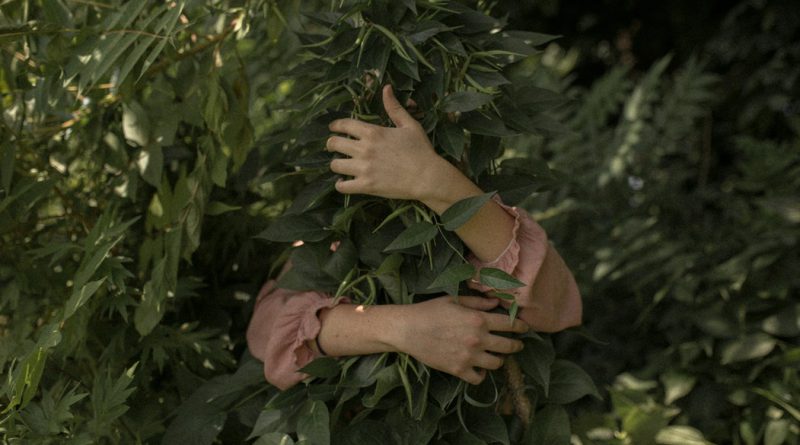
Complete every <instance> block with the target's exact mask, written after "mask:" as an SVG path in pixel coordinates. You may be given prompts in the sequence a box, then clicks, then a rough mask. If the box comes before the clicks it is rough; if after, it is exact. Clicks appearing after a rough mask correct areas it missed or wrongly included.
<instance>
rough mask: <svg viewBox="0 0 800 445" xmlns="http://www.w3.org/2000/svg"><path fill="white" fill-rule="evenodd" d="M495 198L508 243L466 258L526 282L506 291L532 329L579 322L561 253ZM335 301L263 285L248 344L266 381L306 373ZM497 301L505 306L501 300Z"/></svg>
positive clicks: (523, 215)
mask: <svg viewBox="0 0 800 445" xmlns="http://www.w3.org/2000/svg"><path fill="white" fill-rule="evenodd" d="M497 201H498V204H500V205H501V206H502V207H503V209H505V211H506V212H508V213H509V215H511V216H512V217H513V218H514V229H513V236H512V239H511V242H510V243H509V244H508V247H506V249H505V251H504V252H503V253H502V254H501V255H500V256H499V257H498V258H497V259H495V260H494V261H491V262H488V263H485V262H482V261H480V260H479V259H477V258H476V257H475V256H474V255H470V256H469V257H468V259H469V261H470V262H471V263H472V264H474V265H475V266H476V268H478V269H480V268H482V267H494V268H497V269H501V270H503V271H505V272H506V273H509V274H511V275H514V276H515V277H516V278H517V279H519V280H520V281H522V282H523V283H529V284H526V285H525V286H524V287H520V288H517V289H512V290H511V293H513V294H514V295H515V297H516V301H517V303H518V305H519V308H520V309H519V313H518V316H519V318H521V319H522V320H524V321H525V322H526V323H528V324H529V325H530V326H531V328H532V329H533V330H534V331H539V332H556V331H560V330H563V329H566V328H568V327H571V326H577V325H579V324H580V323H581V317H582V303H581V297H580V294H579V292H578V286H577V285H576V284H575V279H574V278H573V276H572V273H571V272H570V271H569V269H568V268H567V266H566V265H565V264H564V261H563V260H562V259H561V256H559V254H558V252H556V250H555V249H554V248H553V247H552V246H551V245H550V244H549V243H548V242H547V234H546V233H545V231H544V229H542V227H541V226H540V225H539V224H537V223H536V221H534V220H533V218H531V217H530V215H528V213H527V212H520V211H519V210H517V208H516V207H510V206H506V205H504V204H502V203H500V202H499V200H497ZM469 287H470V288H472V289H475V290H478V291H481V292H485V291H488V290H490V289H489V288H488V287H486V286H484V285H481V284H480V283H478V282H471V283H469ZM338 302H345V303H348V302H349V300H348V299H346V298H344V299H340V300H339V301H338ZM338 302H335V301H334V299H333V298H332V296H331V295H328V294H325V293H322V292H314V291H303V292H301V291H291V290H286V289H282V288H278V287H276V286H275V280H269V281H268V282H267V283H265V284H264V286H263V287H262V288H261V291H260V292H259V294H258V299H257V301H256V305H255V308H254V309H253V317H252V319H251V320H250V326H249V327H248V328H247V345H248V348H249V349H250V352H251V353H252V354H253V356H254V357H256V358H258V359H260V360H262V361H263V362H264V376H265V377H266V379H267V381H269V382H270V383H272V384H273V385H275V386H277V387H278V388H280V389H287V388H289V387H291V386H293V385H295V384H296V383H298V382H300V381H301V380H303V379H305V378H307V377H308V376H307V375H306V374H304V373H302V372H299V371H298V369H300V368H302V367H303V366H305V365H306V364H308V363H309V362H311V361H312V360H313V359H314V358H316V357H317V355H318V354H317V353H316V352H315V351H314V350H313V349H311V348H309V347H308V344H307V342H308V341H309V340H314V339H315V338H316V337H317V334H319V331H320V321H319V318H318V317H317V313H318V312H319V311H320V310H321V309H323V308H330V307H333V306H335V305H336V304H337V303H338ZM501 304H503V305H504V306H505V307H508V306H509V305H510V303H508V302H507V301H502V300H501Z"/></svg>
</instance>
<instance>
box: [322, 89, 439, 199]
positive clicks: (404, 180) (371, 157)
mask: <svg viewBox="0 0 800 445" xmlns="http://www.w3.org/2000/svg"><path fill="white" fill-rule="evenodd" d="M383 105H384V108H385V109H386V113H387V114H388V115H389V118H391V120H392V122H394V125H395V127H393V128H392V127H382V126H379V125H373V124H368V123H366V122H362V121H359V120H356V119H338V120H335V121H333V122H331V123H330V126H329V128H330V130H331V131H333V132H335V133H340V134H343V135H346V136H349V137H350V138H347V137H343V136H331V137H330V138H328V141H327V144H326V149H328V150H330V151H335V152H338V153H342V154H344V155H347V156H349V158H341V159H334V160H333V161H332V162H331V170H332V171H334V172H335V173H339V174H342V175H346V176H351V177H352V179H347V180H340V181H338V182H337V183H336V190H338V191H339V192H340V193H347V194H351V193H359V194H367V195H375V196H381V197H384V198H394V199H416V200H420V201H424V200H425V199H427V198H429V197H430V196H431V195H432V194H433V193H434V192H435V190H436V188H437V180H441V179H442V177H443V176H446V175H447V173H449V170H451V169H452V166H451V165H450V164H449V163H448V162H447V161H445V160H444V159H443V158H441V157H440V156H439V155H438V154H436V152H435V151H434V149H433V146H432V145H431V142H430V140H429V139H428V136H427V135H426V134H425V130H424V129H423V128H422V125H420V123H419V122H417V120H416V119H414V117H412V116H411V115H410V114H409V113H408V112H407V111H406V110H405V108H403V106H402V105H400V102H398V100H397V98H396V97H395V96H394V93H393V92H392V87H391V86H390V85H386V86H385V87H384V89H383Z"/></svg>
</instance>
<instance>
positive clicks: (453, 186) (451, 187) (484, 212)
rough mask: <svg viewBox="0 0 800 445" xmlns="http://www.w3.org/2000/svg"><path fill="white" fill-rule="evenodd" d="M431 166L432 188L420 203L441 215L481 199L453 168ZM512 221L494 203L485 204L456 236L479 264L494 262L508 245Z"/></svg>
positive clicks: (467, 180)
mask: <svg viewBox="0 0 800 445" xmlns="http://www.w3.org/2000/svg"><path fill="white" fill-rule="evenodd" d="M441 161H442V162H441V163H440V164H438V165H435V166H431V168H430V171H431V173H430V175H431V177H432V180H431V181H432V184H435V186H432V187H430V193H428V194H426V195H424V196H423V198H422V199H421V201H422V203H423V204H425V205H426V206H428V207H429V208H430V209H431V210H433V211H434V212H436V213H437V214H439V215H441V214H442V213H444V211H445V210H447V209H448V208H449V207H450V206H451V205H453V204H455V203H456V202H458V201H460V200H462V199H464V198H469V197H471V196H476V195H480V194H481V193H483V191H482V190H481V189H480V188H479V187H478V186H477V185H475V183H473V182H472V181H470V180H469V178H467V177H466V176H464V175H463V174H462V173H461V172H460V171H459V170H458V169H457V168H456V167H454V166H453V165H451V164H450V163H448V162H447V161H445V160H444V159H442V160H441ZM513 229H514V219H513V218H512V217H511V215H509V214H508V213H507V212H506V211H505V210H503V209H502V207H500V206H499V205H498V204H497V203H496V202H494V201H489V202H487V203H486V204H485V205H484V206H483V207H482V208H481V209H480V210H479V211H478V212H477V213H476V214H475V215H473V217H472V218H470V219H469V221H467V222H466V223H465V224H464V225H462V226H461V227H459V228H458V229H456V234H457V235H458V236H459V237H460V238H461V239H462V240H463V241H464V244H466V245H467V247H468V248H469V249H470V251H472V253H473V254H475V256H477V257H478V259H480V260H481V261H484V262H489V261H493V260H494V259H496V258H497V257H499V256H500V254H502V253H503V251H504V250H505V248H506V247H507V246H508V244H509V243H510V242H511V237H512V236H513V234H512V232H513Z"/></svg>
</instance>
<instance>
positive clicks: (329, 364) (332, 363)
mask: <svg viewBox="0 0 800 445" xmlns="http://www.w3.org/2000/svg"><path fill="white" fill-rule="evenodd" d="M300 371H302V372H304V373H306V374H308V375H311V376H313V377H320V378H330V377H334V376H336V375H338V374H339V371H341V367H340V366H339V362H337V361H336V359H335V358H333V357H319V358H317V359H315V360H314V361H312V362H311V363H309V364H307V365H306V366H304V367H302V368H301V369H300Z"/></svg>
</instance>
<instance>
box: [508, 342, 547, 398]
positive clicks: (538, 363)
mask: <svg viewBox="0 0 800 445" xmlns="http://www.w3.org/2000/svg"><path fill="white" fill-rule="evenodd" d="M523 342H524V343H525V347H524V348H523V349H522V351H520V352H518V353H517V362H519V366H520V368H522V371H523V372H524V373H525V374H526V375H527V376H528V377H530V378H532V379H533V380H534V381H535V382H536V383H538V384H539V385H541V386H542V388H543V390H544V395H545V397H547V396H548V395H549V394H550V368H551V366H552V364H553V360H555V356H556V354H555V350H554V349H553V344H552V343H551V342H550V341H549V340H545V339H543V338H542V337H539V336H538V335H536V336H527V337H526V338H524V339H523Z"/></svg>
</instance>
